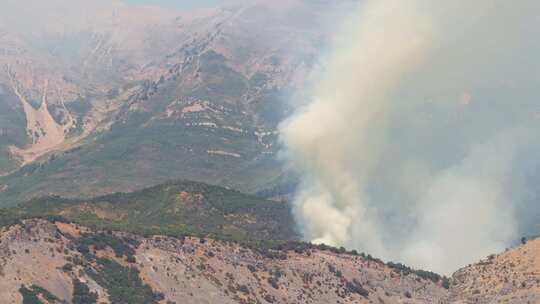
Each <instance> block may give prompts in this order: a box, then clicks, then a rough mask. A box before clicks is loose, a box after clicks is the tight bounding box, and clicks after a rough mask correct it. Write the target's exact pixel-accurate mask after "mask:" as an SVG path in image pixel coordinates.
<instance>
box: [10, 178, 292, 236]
mask: <svg viewBox="0 0 540 304" xmlns="http://www.w3.org/2000/svg"><path fill="white" fill-rule="evenodd" d="M34 217H41V218H58V217H61V218H65V219H67V220H70V221H74V222H76V223H79V224H82V225H87V226H92V227H99V228H102V229H113V230H122V231H129V232H136V233H140V234H166V235H172V236H181V235H186V234H188V235H213V236H218V237H220V238H224V239H232V240H237V241H256V240H294V239H296V238H297V237H298V234H297V233H296V231H295V225H294V220H293V219H292V216H291V214H290V209H289V205H288V204H286V203H281V202H274V201H268V200H264V199H260V198H257V197H254V196H250V195H245V194H242V193H240V192H237V191H232V190H227V189H224V188H221V187H216V186H210V185H206V184H202V183H196V182H188V181H183V182H170V183H167V184H163V185H158V186H154V187H151V188H147V189H144V190H141V191H137V192H133V193H126V194H123V193H117V194H112V195H107V196H102V197H97V198H93V199H88V200H69V199H62V198H59V197H45V198H40V199H34V200H31V201H29V202H26V203H24V204H20V205H19V206H18V207H16V208H11V209H3V210H2V209H0V225H2V224H3V225H9V224H12V223H16V222H17V221H19V220H21V219H25V218H34Z"/></svg>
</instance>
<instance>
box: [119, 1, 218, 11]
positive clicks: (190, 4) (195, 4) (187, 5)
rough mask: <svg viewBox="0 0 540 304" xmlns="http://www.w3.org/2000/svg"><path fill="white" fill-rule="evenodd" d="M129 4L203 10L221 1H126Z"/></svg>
mask: <svg viewBox="0 0 540 304" xmlns="http://www.w3.org/2000/svg"><path fill="white" fill-rule="evenodd" d="M126 2H127V3H131V4H144V5H159V6H165V7H174V8H180V9H193V8H204V7H211V6H215V5H219V4H220V3H223V2H224V1H223V0H126Z"/></svg>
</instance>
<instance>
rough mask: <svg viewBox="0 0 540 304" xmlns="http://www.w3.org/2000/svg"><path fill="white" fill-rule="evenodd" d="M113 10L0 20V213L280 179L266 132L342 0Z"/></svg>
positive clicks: (262, 185)
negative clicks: (56, 198)
mask: <svg viewBox="0 0 540 304" xmlns="http://www.w3.org/2000/svg"><path fill="white" fill-rule="evenodd" d="M120 3H121V2H113V3H111V4H110V5H107V4H106V2H102V1H99V2H96V3H93V4H89V3H85V2H83V1H78V2H77V5H75V6H73V7H71V2H69V1H62V0H58V1H55V5H56V6H58V7H63V6H69V7H70V8H69V10H70V11H71V10H73V15H74V16H79V15H80V14H83V15H84V16H87V15H88V16H93V17H91V18H86V19H85V18H83V17H81V18H80V19H81V20H77V22H76V25H75V26H73V27H71V28H65V27H62V26H63V24H65V23H68V21H69V20H64V19H63V17H61V16H56V15H54V14H52V15H51V16H49V15H44V16H41V17H40V19H39V22H36V25H35V24H33V23H29V24H26V23H25V26H15V25H17V24H18V23H17V22H18V21H17V20H12V19H10V18H6V19H5V20H4V21H3V22H0V29H1V28H2V26H3V27H4V28H5V29H6V30H5V33H10V34H9V35H7V34H6V35H4V36H1V35H0V36H1V38H0V39H4V40H5V42H6V43H5V45H6V46H9V50H6V51H5V52H4V53H0V65H4V64H5V65H6V66H8V67H9V68H8V69H6V72H5V73H2V74H1V76H0V87H1V88H2V91H0V106H1V104H2V103H6V104H7V106H8V107H9V111H10V114H9V116H10V117H19V119H18V120H14V119H11V121H6V122H5V123H4V122H3V121H2V120H0V130H5V131H4V132H5V133H6V134H9V135H8V136H5V135H4V136H2V135H0V172H1V173H2V174H4V175H7V176H4V177H3V178H1V179H0V184H1V188H0V189H1V191H0V201H1V204H4V205H7V204H15V203H19V202H21V201H25V200H28V199H29V198H32V197H36V196H42V195H48V194H58V195H62V196H78V195H83V196H95V195H96V194H106V193H111V192H115V191H123V192H127V191H133V190H136V189H141V188H143V187H145V186H148V185H153V184H158V183H162V182H165V181H167V180H170V179H190V180H198V181H202V182H206V183H212V184H220V185H224V186H228V187H234V188H236V189H239V190H242V191H243V192H250V193H256V192H258V191H260V190H264V189H267V188H276V189H278V188H280V186H281V184H283V183H288V181H289V179H290V178H289V177H288V175H287V173H286V172H287V170H286V168H283V165H282V164H280V163H279V161H278V157H277V155H276V153H277V151H278V149H279V147H278V141H277V139H278V136H277V135H278V134H277V125H278V124H279V122H280V121H281V120H282V119H283V118H284V117H286V116H287V114H288V113H289V112H290V110H291V109H290V106H289V102H288V101H289V99H290V96H291V94H292V93H291V92H292V91H293V90H294V88H295V87H296V86H298V85H299V84H301V83H303V82H304V81H305V78H306V74H307V71H309V70H310V67H311V66H312V65H313V64H314V58H316V57H317V54H318V53H319V52H320V49H321V48H322V47H324V44H325V41H327V40H328V39H329V37H330V35H331V31H330V30H328V29H327V28H326V27H325V26H324V25H325V24H328V23H329V22H330V20H332V19H335V18H336V16H338V14H337V12H338V11H340V10H344V9H345V8H346V7H347V6H348V5H351V4H350V3H349V1H340V2H339V3H332V4H330V3H326V2H318V1H315V2H311V1H300V0H297V1H272V2H268V1H255V2H252V3H249V4H246V5H241V6H228V7H224V8H221V9H211V10H205V11H196V12H180V11H174V10H163V9H158V8H150V7H137V6H129V5H125V4H120ZM12 5H15V6H16V4H12ZM12 9H17V7H14V8H12ZM18 11H20V10H18ZM152 16H154V17H152ZM290 16H295V18H290ZM40 22H42V23H43V24H46V25H47V24H49V25H51V26H42V27H37V24H41V23H40ZM55 25H57V26H55ZM58 28H60V29H61V30H60V29H58ZM12 29H13V30H12ZM34 41H38V42H39V43H37V44H36V43H32V42H34ZM54 41H56V42H57V43H53V42H54ZM49 43H50V44H53V45H54V46H51V45H49ZM42 44H44V45H42ZM156 46H157V47H156ZM66 52H67V54H66ZM8 71H9V72H8ZM17 90H18V91H19V93H20V94H18V95H17V94H16V91H17ZM2 92H4V93H3V94H2ZM24 100H26V102H24ZM25 104H26V105H27V106H25V107H26V109H27V110H25V109H23V105H25ZM28 105H30V106H28ZM40 105H46V106H41V107H40ZM35 113H39V117H35V116H36V115H31V114H35ZM32 117H34V118H32ZM21 118H22V119H21ZM45 118H46V119H45ZM51 118H52V119H51ZM32 119H33V120H32ZM25 120H26V121H28V122H32V121H34V123H30V124H27V123H26V122H25ZM42 121H43V122H44V121H47V122H48V123H41V122H42ZM37 122H40V123H37ZM38 125H39V126H38ZM42 125H43V126H42ZM47 130H49V131H47ZM50 130H56V131H58V130H60V131H58V132H56V131H55V132H51V131H50ZM35 131H38V132H35ZM25 137H26V139H25ZM22 165H26V166H24V167H23V168H20V166H22ZM18 168H20V169H19V170H16V169H18ZM143 172H144V174H143ZM281 188H287V187H281Z"/></svg>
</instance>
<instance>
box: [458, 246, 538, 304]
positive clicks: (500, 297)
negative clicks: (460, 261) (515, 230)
mask: <svg viewBox="0 0 540 304" xmlns="http://www.w3.org/2000/svg"><path fill="white" fill-rule="evenodd" d="M453 281H454V286H453V287H452V292H453V293H454V294H455V297H456V298H457V299H459V300H460V301H461V302H462V303H539V302H540V239H535V240H531V241H529V242H527V243H526V244H524V245H522V246H519V247H517V248H515V249H512V250H509V251H506V252H504V253H501V254H496V255H491V256H489V257H488V258H487V259H485V260H484V261H481V262H479V263H477V264H474V265H470V266H468V267H465V268H463V269H460V270H459V271H457V272H456V273H455V274H454V276H453Z"/></svg>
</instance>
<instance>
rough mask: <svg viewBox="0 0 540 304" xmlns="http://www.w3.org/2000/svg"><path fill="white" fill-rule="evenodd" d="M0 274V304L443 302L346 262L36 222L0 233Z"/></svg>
mask: <svg viewBox="0 0 540 304" xmlns="http://www.w3.org/2000/svg"><path fill="white" fill-rule="evenodd" d="M0 269H1V272H0V277H1V278H2V279H1V280H0V296H1V298H2V299H4V302H3V303H21V302H22V300H23V297H30V296H31V295H33V294H35V295H36V297H37V298H38V299H42V300H40V301H42V302H41V303H72V301H73V297H74V296H75V297H79V298H80V297H82V296H84V295H86V297H88V298H93V299H95V302H89V303H96V302H97V303H119V302H118V301H119V300H121V299H123V300H124V301H128V303H231V304H232V303H443V302H445V301H446V300H447V299H448V295H449V293H448V290H446V289H444V288H442V287H441V286H439V285H438V284H435V283H434V282H432V281H430V280H425V279H422V278H420V277H418V276H416V275H415V274H410V275H403V274H401V273H399V272H396V270H394V269H392V268H390V267H388V266H386V265H385V264H383V263H382V262H380V261H378V260H374V259H367V258H364V257H361V256H355V255H351V254H340V253H335V252H331V251H325V250H318V249H308V250H305V251H303V252H295V251H282V252H273V253H272V254H269V253H268V252H267V253H266V254H265V253H263V251H260V250H257V249H250V248H246V247H242V246H240V245H238V244H236V243H229V242H222V241H217V240H212V239H199V238H193V237H186V238H184V239H182V240H179V239H175V238H168V237H158V236H155V237H151V238H143V237H139V236H135V235H129V234H125V233H116V232H94V231H92V230H90V229H88V228H85V227H80V226H77V225H74V224H66V223H60V222H57V223H55V224H53V223H50V222H46V221H42V220H28V221H24V222H23V223H22V224H20V225H16V226H12V227H10V228H8V229H5V230H4V231H2V233H1V236H0ZM74 284H77V285H78V286H77V288H75V287H74ZM81 285H82V286H85V288H87V291H86V292H85V291H84V289H85V288H81V287H80V286H81ZM81 290H82V291H81ZM121 290H124V292H125V293H123V292H122V291H121ZM45 298H49V300H46V299H45ZM51 299H52V300H51Z"/></svg>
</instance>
